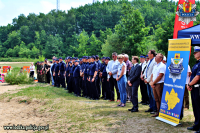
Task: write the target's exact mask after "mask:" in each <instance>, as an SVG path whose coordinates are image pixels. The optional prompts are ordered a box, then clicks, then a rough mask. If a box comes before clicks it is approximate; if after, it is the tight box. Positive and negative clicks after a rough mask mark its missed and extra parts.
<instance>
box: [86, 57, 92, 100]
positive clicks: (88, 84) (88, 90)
mask: <svg viewBox="0 0 200 133" xmlns="http://www.w3.org/2000/svg"><path fill="white" fill-rule="evenodd" d="M90 65H91V56H88V58H87V64H86V68H85V73H86V74H87V81H86V87H87V96H88V97H87V98H89V99H92V93H91V88H90V80H89V79H90V76H89V71H90Z"/></svg>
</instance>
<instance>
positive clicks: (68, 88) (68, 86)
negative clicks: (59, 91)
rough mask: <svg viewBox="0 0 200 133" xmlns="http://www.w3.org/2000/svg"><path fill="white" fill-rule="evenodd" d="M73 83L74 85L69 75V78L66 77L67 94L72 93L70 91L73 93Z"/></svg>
mask: <svg viewBox="0 0 200 133" xmlns="http://www.w3.org/2000/svg"><path fill="white" fill-rule="evenodd" d="M73 83H74V81H73V75H72V74H70V76H68V82H67V90H68V92H69V93H72V91H73V89H72V87H73Z"/></svg>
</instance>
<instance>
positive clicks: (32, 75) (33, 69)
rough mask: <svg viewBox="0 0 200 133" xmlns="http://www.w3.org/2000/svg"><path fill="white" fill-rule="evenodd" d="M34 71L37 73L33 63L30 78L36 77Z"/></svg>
mask: <svg viewBox="0 0 200 133" xmlns="http://www.w3.org/2000/svg"><path fill="white" fill-rule="evenodd" d="M34 71H35V66H34V65H33V63H31V66H30V77H31V78H33V77H34Z"/></svg>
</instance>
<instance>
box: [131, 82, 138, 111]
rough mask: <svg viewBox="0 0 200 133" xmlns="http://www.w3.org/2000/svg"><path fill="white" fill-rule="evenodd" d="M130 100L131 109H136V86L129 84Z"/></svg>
mask: <svg viewBox="0 0 200 133" xmlns="http://www.w3.org/2000/svg"><path fill="white" fill-rule="evenodd" d="M131 102H132V104H133V109H138V86H131Z"/></svg>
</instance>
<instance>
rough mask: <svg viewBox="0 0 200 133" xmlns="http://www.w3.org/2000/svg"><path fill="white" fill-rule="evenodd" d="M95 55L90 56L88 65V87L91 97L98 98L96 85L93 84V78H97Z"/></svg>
mask: <svg viewBox="0 0 200 133" xmlns="http://www.w3.org/2000/svg"><path fill="white" fill-rule="evenodd" d="M95 59H96V57H95V56H94V55H93V56H92V57H91V64H90V67H89V81H90V89H91V98H92V99H93V100H99V94H98V90H97V86H96V85H95V83H96V82H95V80H96V79H97V73H98V70H99V69H98V64H97V63H96V62H95Z"/></svg>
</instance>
